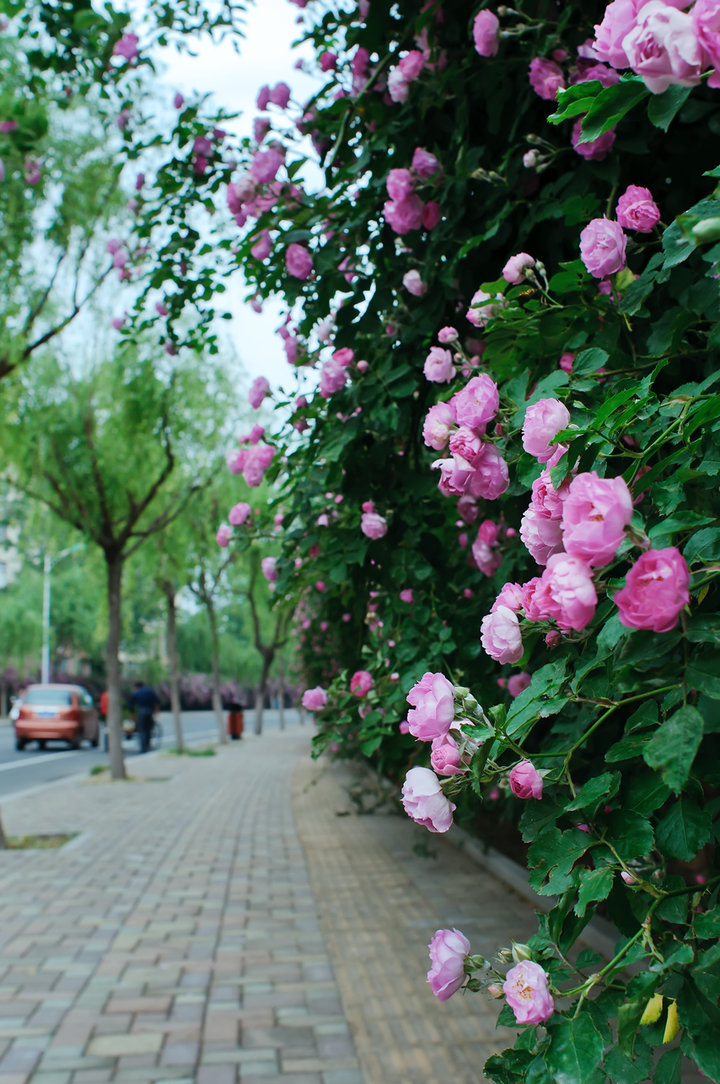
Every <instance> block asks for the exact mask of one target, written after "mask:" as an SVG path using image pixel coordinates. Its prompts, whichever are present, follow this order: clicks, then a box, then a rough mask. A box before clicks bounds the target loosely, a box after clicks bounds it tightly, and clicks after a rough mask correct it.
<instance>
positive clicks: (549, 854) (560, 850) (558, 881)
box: [527, 828, 592, 896]
mask: <svg viewBox="0 0 720 1084" xmlns="http://www.w3.org/2000/svg"><path fill="white" fill-rule="evenodd" d="M591 844H592V840H591V839H590V837H589V836H588V834H587V833H586V832H581V831H579V830H578V829H577V828H572V829H570V830H569V831H567V832H561V831H560V829H559V828H546V829H545V831H544V832H541V833H540V835H539V836H538V837H537V839H536V840H535V842H534V843H533V844H532V846H531V847H530V849H529V851H528V857H527V861H528V867H529V868H530V884H531V885H532V887H533V888H534V889H535V891H536V892H539V893H540V894H541V895H543V896H551V895H554V894H555V893H558V894H559V893H561V892H565V890H566V889H568V888H569V887H570V885H572V884H575V883H576V882H577V877H576V876H575V875H574V874H573V873H572V872H571V871H572V868H573V866H574V865H575V863H576V862H577V860H578V858H580V857H581V855H583V854H585V851H586V850H587V849H588V847H590V846H591Z"/></svg>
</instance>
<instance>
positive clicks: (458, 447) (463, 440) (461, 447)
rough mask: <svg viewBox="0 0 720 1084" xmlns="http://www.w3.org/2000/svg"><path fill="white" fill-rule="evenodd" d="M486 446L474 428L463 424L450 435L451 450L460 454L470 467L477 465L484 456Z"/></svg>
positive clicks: (454, 453) (455, 453)
mask: <svg viewBox="0 0 720 1084" xmlns="http://www.w3.org/2000/svg"><path fill="white" fill-rule="evenodd" d="M484 450H485V446H484V444H483V442H482V440H481V439H480V437H479V436H478V435H477V433H476V432H475V430H474V429H469V428H468V426H467V425H461V426H460V428H459V429H456V430H455V432H454V433H453V434H452V436H451V437H450V451H451V452H452V454H453V455H459V456H460V457H461V458H462V459H464V460H465V462H466V463H467V464H468V466H470V467H473V468H474V467H475V465H476V464H478V463H479V462H480V460H481V458H482V456H483V453H484Z"/></svg>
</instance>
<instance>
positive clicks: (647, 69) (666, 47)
mask: <svg viewBox="0 0 720 1084" xmlns="http://www.w3.org/2000/svg"><path fill="white" fill-rule="evenodd" d="M622 44H623V48H624V50H625V52H626V54H627V59H628V64H629V66H630V67H631V68H632V70H633V71H634V72H635V73H636V75H639V76H641V77H642V80H643V82H644V84H645V86H646V87H647V88H648V90H649V91H651V92H652V93H653V94H662V92H663V91H664V90H667V88H668V87H669V86H683V87H694V86H697V84H698V83H699V82H700V73H701V71H702V67H703V52H702V49H701V47H700V41H699V39H698V34H697V30H696V27H695V23H694V22H693V19H692V16H691V15H689V14H687V12H684V11H677V10H676V9H675V8H674V7H671V6H670V5H669V4H666V3H665V2H664V0H650V3H648V4H644V5H643V6H642V8H641V10H640V11H639V12H638V16H637V21H636V23H635V26H634V27H633V28H632V29H631V30H630V31H629V33H628V34H627V35H626V36H625V38H624V39H623V43H622Z"/></svg>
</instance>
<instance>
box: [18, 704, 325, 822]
mask: <svg viewBox="0 0 720 1084" xmlns="http://www.w3.org/2000/svg"><path fill="white" fill-rule="evenodd" d="M223 718H224V719H225V720H226V721H227V713H226V712H224V713H223ZM158 719H159V722H160V725H161V726H162V730H163V739H162V748H164V749H169V748H172V747H173V746H174V745H175V744H176V742H175V729H174V726H173V721H172V716H171V715H170V713H169V712H160V713H159V715H158ZM298 721H299V716H298V713H297V711H295V710H294V709H289V710H286V711H285V725H286V726H293V727H294V726H297V725H298ZM254 724H255V713H254V711H252V710H249V711H246V712H245V735H246V738H247V740H250V741H253V740H254V741H257V740H258V738H256V737H255V734H254V733H253V730H254ZM182 725H183V736H184V738H185V742H186V744H187V745H195V746H202V745H212V744H215V743H216V742H217V740H218V732H217V724H216V722H215V715H214V714H213V712H211V711H185V712H183V713H182ZM279 725H280V717H279V712H277V711H274V710H270V709H266V710H265V712H264V713H263V730H266V729H267V730H272V729H276V728H277V727H278V726H279ZM260 740H262V739H260ZM309 740H310V735H309V734H308V741H309ZM123 751H124V753H125V757H126V760H127V762H128V764H130V763H131V761H132V759H133V758H134V757H136V756H138V755H139V753H138V747H137V742H136V740H135V739H134V738H131V739H130V740H128V741H125V742H124V743H123ZM147 755H148V756H154V755H155V754H154V753H149V754H147ZM107 763H108V754H107V753H106V752H104V751H103V749H102V748H98V749H93V748H92V747H91V746H90V745H89V744H88V743H87V742H85V743H84V744H83V746H82V748H81V749H77V750H74V749H68V747H67V745H66V744H65V743H64V742H59V741H58V742H48V743H47V745H46V747H45V749H38V746H37V744H36V743H35V742H33V743H32V744H30V745H28V746H26V747H25V749H24V750H23V751H22V752H18V751H17V750H16V748H15V732H14V730H13V727H12V725H11V724H5V723H3V724H0V801H2V799H3V798H4V797H7V796H8V795H10V794H17V793H19V792H21V791H25V790H30V789H33V788H35V787H39V786H44V785H47V784H48V783H54V782H56V781H57V780H59V779H65V778H66V777H67V776H70V775H81V774H82V775H84V774H86V773H88V772H89V771H90V769H91V768H93V767H94V766H95V765H107ZM129 770H131V769H129Z"/></svg>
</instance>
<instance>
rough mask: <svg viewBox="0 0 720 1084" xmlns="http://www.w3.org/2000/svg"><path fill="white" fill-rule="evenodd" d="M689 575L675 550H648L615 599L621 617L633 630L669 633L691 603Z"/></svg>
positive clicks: (638, 560)
mask: <svg viewBox="0 0 720 1084" xmlns="http://www.w3.org/2000/svg"><path fill="white" fill-rule="evenodd" d="M689 585H690V573H689V571H688V566H687V564H686V562H685V558H684V557H683V555H682V554H681V553H680V551H679V550H678V549H676V548H675V546H669V547H668V548H667V549H664V550H647V552H645V553H643V554H642V556H641V557H639V558H638V559H637V561H636V562H635V564H634V565H633V567H632V568H631V569H630V571H629V572H628V574H627V576H626V577H625V586H624V587H623V588H621V590H620V591H618V592H617V594H616V595H615V598H614V599H613V601H614V603H615V605H616V606H617V608H618V617H619V618H620V621H621V622H622V624H623V625H625V626H626V627H627V628H630V629H651V630H652V631H653V632H669V631H670V629H672V628H674V627H675V625H676V624H677V621H678V617H679V616H680V611H681V610H682V608H683V607H684V606H687V604H688V603H689V601H690V593H689Z"/></svg>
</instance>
